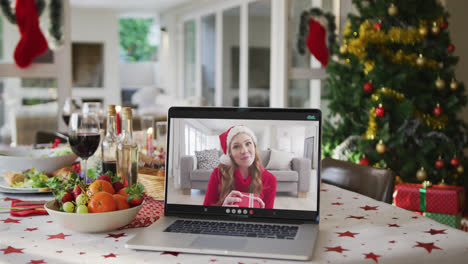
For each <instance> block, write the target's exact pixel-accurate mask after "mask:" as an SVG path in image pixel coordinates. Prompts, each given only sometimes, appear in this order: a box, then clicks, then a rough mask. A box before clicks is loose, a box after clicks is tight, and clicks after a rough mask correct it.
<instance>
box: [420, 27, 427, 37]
mask: <svg viewBox="0 0 468 264" xmlns="http://www.w3.org/2000/svg"><path fill="white" fill-rule="evenodd" d="M418 33H419V35H421V36H423V37H425V36H427V27H426V26H420V27H419V28H418Z"/></svg>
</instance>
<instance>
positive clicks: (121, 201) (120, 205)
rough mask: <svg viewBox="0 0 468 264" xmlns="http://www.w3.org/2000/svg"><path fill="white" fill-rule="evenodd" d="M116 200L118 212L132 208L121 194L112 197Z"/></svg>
mask: <svg viewBox="0 0 468 264" xmlns="http://www.w3.org/2000/svg"><path fill="white" fill-rule="evenodd" d="M112 197H113V198H114V200H115V202H116V203H117V210H123V209H128V208H130V205H129V204H128V202H127V198H125V196H123V195H120V194H114V195H112Z"/></svg>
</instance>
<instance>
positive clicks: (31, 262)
mask: <svg viewBox="0 0 468 264" xmlns="http://www.w3.org/2000/svg"><path fill="white" fill-rule="evenodd" d="M41 263H45V262H44V260H43V259H39V260H32V259H31V261H29V262H28V263H27V264H41Z"/></svg>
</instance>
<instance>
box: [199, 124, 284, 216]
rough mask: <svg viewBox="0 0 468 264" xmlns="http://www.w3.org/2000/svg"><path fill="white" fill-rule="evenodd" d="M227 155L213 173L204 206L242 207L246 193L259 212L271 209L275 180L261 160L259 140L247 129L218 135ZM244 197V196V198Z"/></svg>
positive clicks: (274, 193)
mask: <svg viewBox="0 0 468 264" xmlns="http://www.w3.org/2000/svg"><path fill="white" fill-rule="evenodd" d="M219 140H220V142H221V148H222V149H223V152H224V155H222V156H221V158H220V163H219V165H218V167H217V168H215V169H214V170H213V173H212V174H211V177H210V180H209V182H208V188H207V190H206V195H205V201H204V202H203V205H213V206H232V207H239V203H241V202H242V198H243V197H245V196H246V193H251V194H254V195H251V196H252V198H251V199H252V200H254V201H255V202H256V203H252V204H256V205H257V206H252V207H260V208H268V209H272V208H273V204H274V201H275V196H276V178H275V176H274V175H273V174H271V173H270V172H269V171H267V170H266V169H265V168H264V167H263V165H262V162H261V160H260V155H259V153H258V150H257V138H256V137H255V134H254V133H253V132H252V130H250V129H249V128H248V127H246V126H233V127H231V128H229V129H228V130H227V131H226V132H224V133H222V134H221V135H219ZM243 193H244V194H243Z"/></svg>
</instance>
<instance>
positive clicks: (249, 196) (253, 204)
mask: <svg viewBox="0 0 468 264" xmlns="http://www.w3.org/2000/svg"><path fill="white" fill-rule="evenodd" d="M241 194H242V197H241V199H242V201H241V202H238V203H235V205H238V206H239V207H248V208H261V207H262V206H261V205H260V202H259V201H258V200H257V199H255V198H257V197H259V196H258V194H254V193H244V192H242V193H241Z"/></svg>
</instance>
